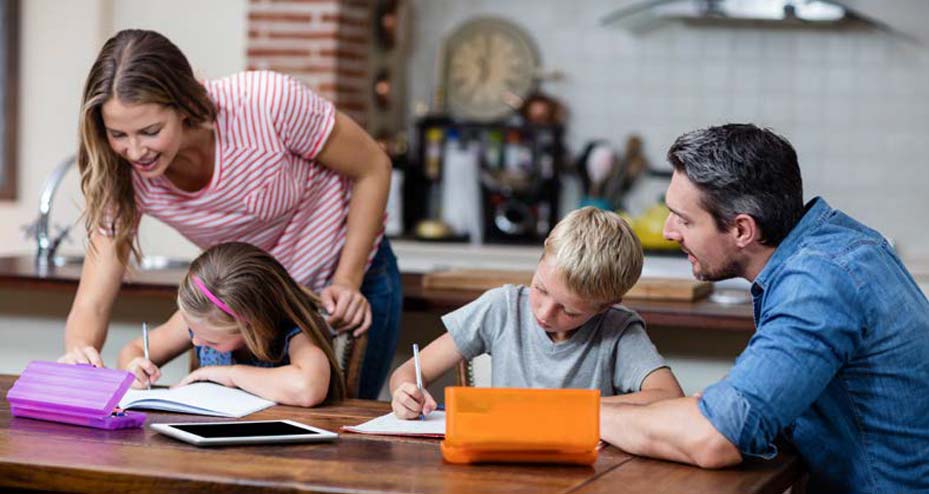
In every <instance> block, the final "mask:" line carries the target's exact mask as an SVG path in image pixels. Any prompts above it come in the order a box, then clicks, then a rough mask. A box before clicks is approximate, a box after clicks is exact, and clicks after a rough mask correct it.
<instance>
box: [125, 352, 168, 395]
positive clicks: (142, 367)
mask: <svg viewBox="0 0 929 494" xmlns="http://www.w3.org/2000/svg"><path fill="white" fill-rule="evenodd" d="M126 370H127V371H129V372H131V373H132V374H133V375H135V381H133V382H132V387H133V388H135V389H145V388H147V387H148V386H149V385H150V384H154V383H155V381H157V380H158V378H160V377H161V369H159V368H158V366H157V365H155V364H154V363H152V361H151V360H148V359H147V358H145V357H136V358H134V359H132V360H131V361H129V365H127V366H126Z"/></svg>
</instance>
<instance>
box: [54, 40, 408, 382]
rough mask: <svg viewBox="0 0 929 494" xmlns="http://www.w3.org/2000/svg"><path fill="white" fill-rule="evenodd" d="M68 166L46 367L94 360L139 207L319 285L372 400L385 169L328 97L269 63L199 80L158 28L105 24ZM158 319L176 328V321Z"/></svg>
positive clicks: (390, 302)
mask: <svg viewBox="0 0 929 494" xmlns="http://www.w3.org/2000/svg"><path fill="white" fill-rule="evenodd" d="M78 167H79V169H80V172H81V187H82V190H83V192H84V195H85V198H86V201H87V205H86V209H85V218H86V228H87V234H88V239H89V246H88V247H89V248H88V252H87V256H86V258H85V262H84V267H83V272H82V274H81V282H80V285H79V286H78V291H77V295H76V297H75V300H74V304H73V306H72V308H71V312H70V314H69V315H68V322H67V326H66V332H65V355H64V356H62V358H61V359H60V360H61V361H64V362H85V363H93V364H95V365H101V366H102V365H103V362H102V361H101V359H100V356H99V353H98V352H99V350H100V348H101V347H102V346H103V343H104V340H105V339H106V332H107V326H108V321H109V317H110V310H111V308H112V305H113V301H114V299H115V298H116V296H117V294H118V292H119V286H120V282H121V280H122V279H123V276H124V274H125V271H126V265H127V262H128V259H129V257H130V256H131V255H132V254H135V255H136V256H138V255H139V246H138V241H137V237H136V231H137V228H138V225H139V219H140V217H141V215H142V214H148V215H151V216H154V217H156V218H158V219H159V220H161V221H162V222H164V223H166V224H168V225H169V226H171V227H173V228H175V229H176V230H177V231H179V232H180V233H181V234H183V235H184V236H185V237H186V238H188V239H189V240H190V241H192V242H193V243H194V244H196V245H198V246H199V247H200V248H201V249H205V248H207V247H209V246H211V245H215V244H218V243H222V242H227V241H232V240H240V241H244V242H248V243H250V244H253V245H256V246H258V247H261V248H262V249H264V250H265V251H267V252H268V253H270V254H271V255H273V256H274V257H275V258H276V259H278V260H279V261H280V262H281V264H282V265H283V266H284V267H285V268H286V269H287V271H288V272H289V273H290V275H291V276H292V277H293V278H294V279H295V280H297V281H298V282H299V283H300V284H301V285H303V286H305V287H307V288H309V289H310V290H313V291H314V292H316V293H319V294H320V299H321V303H322V305H323V307H324V308H325V309H326V311H327V312H329V313H330V314H331V316H329V319H328V321H327V322H328V323H329V324H330V325H331V326H332V327H333V328H334V329H336V330H338V331H348V330H351V331H354V332H355V334H356V335H357V334H360V333H362V332H364V331H366V330H368V328H369V327H370V332H369V336H368V351H367V353H366V355H365V360H364V363H363V370H362V376H361V383H360V390H359V396H360V397H362V398H375V397H376V396H377V394H378V391H379V390H380V388H381V386H382V384H383V382H384V379H385V377H386V375H387V372H388V370H389V366H390V361H391V358H392V357H393V354H394V349H395V347H396V342H397V330H398V321H399V315H400V303H401V300H402V293H401V288H400V275H399V272H398V271H397V266H396V260H395V259H394V256H393V253H392V251H391V249H390V245H389V243H388V242H387V239H385V238H383V229H384V219H385V214H384V209H385V206H386V201H387V191H388V188H389V184H390V169H391V163H390V160H389V158H388V157H387V156H386V155H385V154H384V153H383V151H381V149H380V148H379V147H378V146H377V144H376V143H375V142H374V140H373V139H371V138H370V137H369V136H368V135H367V134H366V133H365V132H364V131H363V130H362V129H361V128H360V127H358V125H356V124H355V123H354V122H353V121H352V120H351V119H350V118H348V117H346V116H344V115H343V114H341V113H339V112H338V111H336V110H335V109H334V108H333V106H332V104H331V103H329V102H328V101H326V100H324V99H322V98H321V97H319V96H318V95H316V94H315V93H313V92H312V91H310V90H309V89H308V88H307V87H306V86H304V85H303V84H301V83H300V82H298V81H296V80H295V79H293V78H290V77H287V76H284V75H282V74H278V73H274V72H244V73H240V74H235V75H233V76H230V77H227V78H224V79H219V80H213V81H206V82H204V83H201V82H199V81H197V80H196V78H195V77H194V75H193V71H192V70H191V67H190V64H189V63H188V62H187V59H186V58H185V57H184V54H183V53H181V51H180V50H179V49H178V48H177V47H176V46H175V45H174V44H173V43H171V41H169V40H168V39H167V38H165V37H164V36H162V35H160V34H158V33H156V32H153V31H144V30H126V31H121V32H119V33H117V34H116V35H115V36H114V37H112V38H110V39H109V40H108V41H107V42H106V44H104V46H103V49H102V50H101V51H100V54H99V55H98V57H97V60H96V62H94V65H93V67H92V68H91V71H90V74H89V76H88V78H87V83H86V86H85V88H84V99H83V105H82V107H81V121H80V147H79V152H78ZM168 324H169V325H175V326H176V327H173V332H184V331H186V330H187V326H186V325H184V324H183V319H182V318H181V317H180V316H179V315H177V316H176V317H173V318H171V319H170V320H169V321H168Z"/></svg>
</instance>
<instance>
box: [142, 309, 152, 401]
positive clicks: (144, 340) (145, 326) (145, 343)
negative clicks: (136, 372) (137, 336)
mask: <svg viewBox="0 0 929 494" xmlns="http://www.w3.org/2000/svg"><path fill="white" fill-rule="evenodd" d="M142 351H143V352H145V360H149V358H148V323H146V322H145V321H142ZM149 362H151V360H149ZM147 384H148V389H152V381H151V378H149V379H148V383H147Z"/></svg>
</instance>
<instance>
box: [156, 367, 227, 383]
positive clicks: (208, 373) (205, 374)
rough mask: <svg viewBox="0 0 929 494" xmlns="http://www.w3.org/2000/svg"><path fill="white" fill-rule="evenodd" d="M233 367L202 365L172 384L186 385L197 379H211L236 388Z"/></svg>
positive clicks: (210, 380)
mask: <svg viewBox="0 0 929 494" xmlns="http://www.w3.org/2000/svg"><path fill="white" fill-rule="evenodd" d="M232 367H233V366H231V365H208V366H206V367H201V368H199V369H197V370H195V371H193V372H191V373H190V374H187V377H185V378H184V379H181V382H179V383H177V384H175V385H174V386H172V388H176V387H178V386H184V385H186V384H190V383H193V382H197V381H209V382H214V383H216V384H222V385H223V386H226V387H230V388H234V387H236V385H235V383H234V382H233V380H232Z"/></svg>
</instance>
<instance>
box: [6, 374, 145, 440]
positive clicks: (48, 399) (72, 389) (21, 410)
mask: <svg viewBox="0 0 929 494" xmlns="http://www.w3.org/2000/svg"><path fill="white" fill-rule="evenodd" d="M133 379H135V378H134V377H133V375H132V374H131V373H129V372H127V371H121V370H116V369H106V368H103V367H94V366H92V365H86V364H78V365H71V364H59V363H56V362H41V361H33V362H30V363H29V365H27V366H26V370H24V371H23V373H22V374H21V375H20V376H19V379H17V380H16V382H15V383H14V384H13V387H12V388H10V391H9V392H8V393H7V395H6V399H7V401H8V402H10V413H12V414H13V416H14V417H28V418H32V419H39V420H50V421H53V422H64V423H66V424H74V425H82V426H85V427H95V428H97V429H127V428H130V427H142V425H143V424H145V414H144V413H140V412H125V411H117V409H116V405H117V404H119V400H120V399H121V398H122V397H123V395H124V394H126V390H128V389H129V386H131V385H132V380H133Z"/></svg>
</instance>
